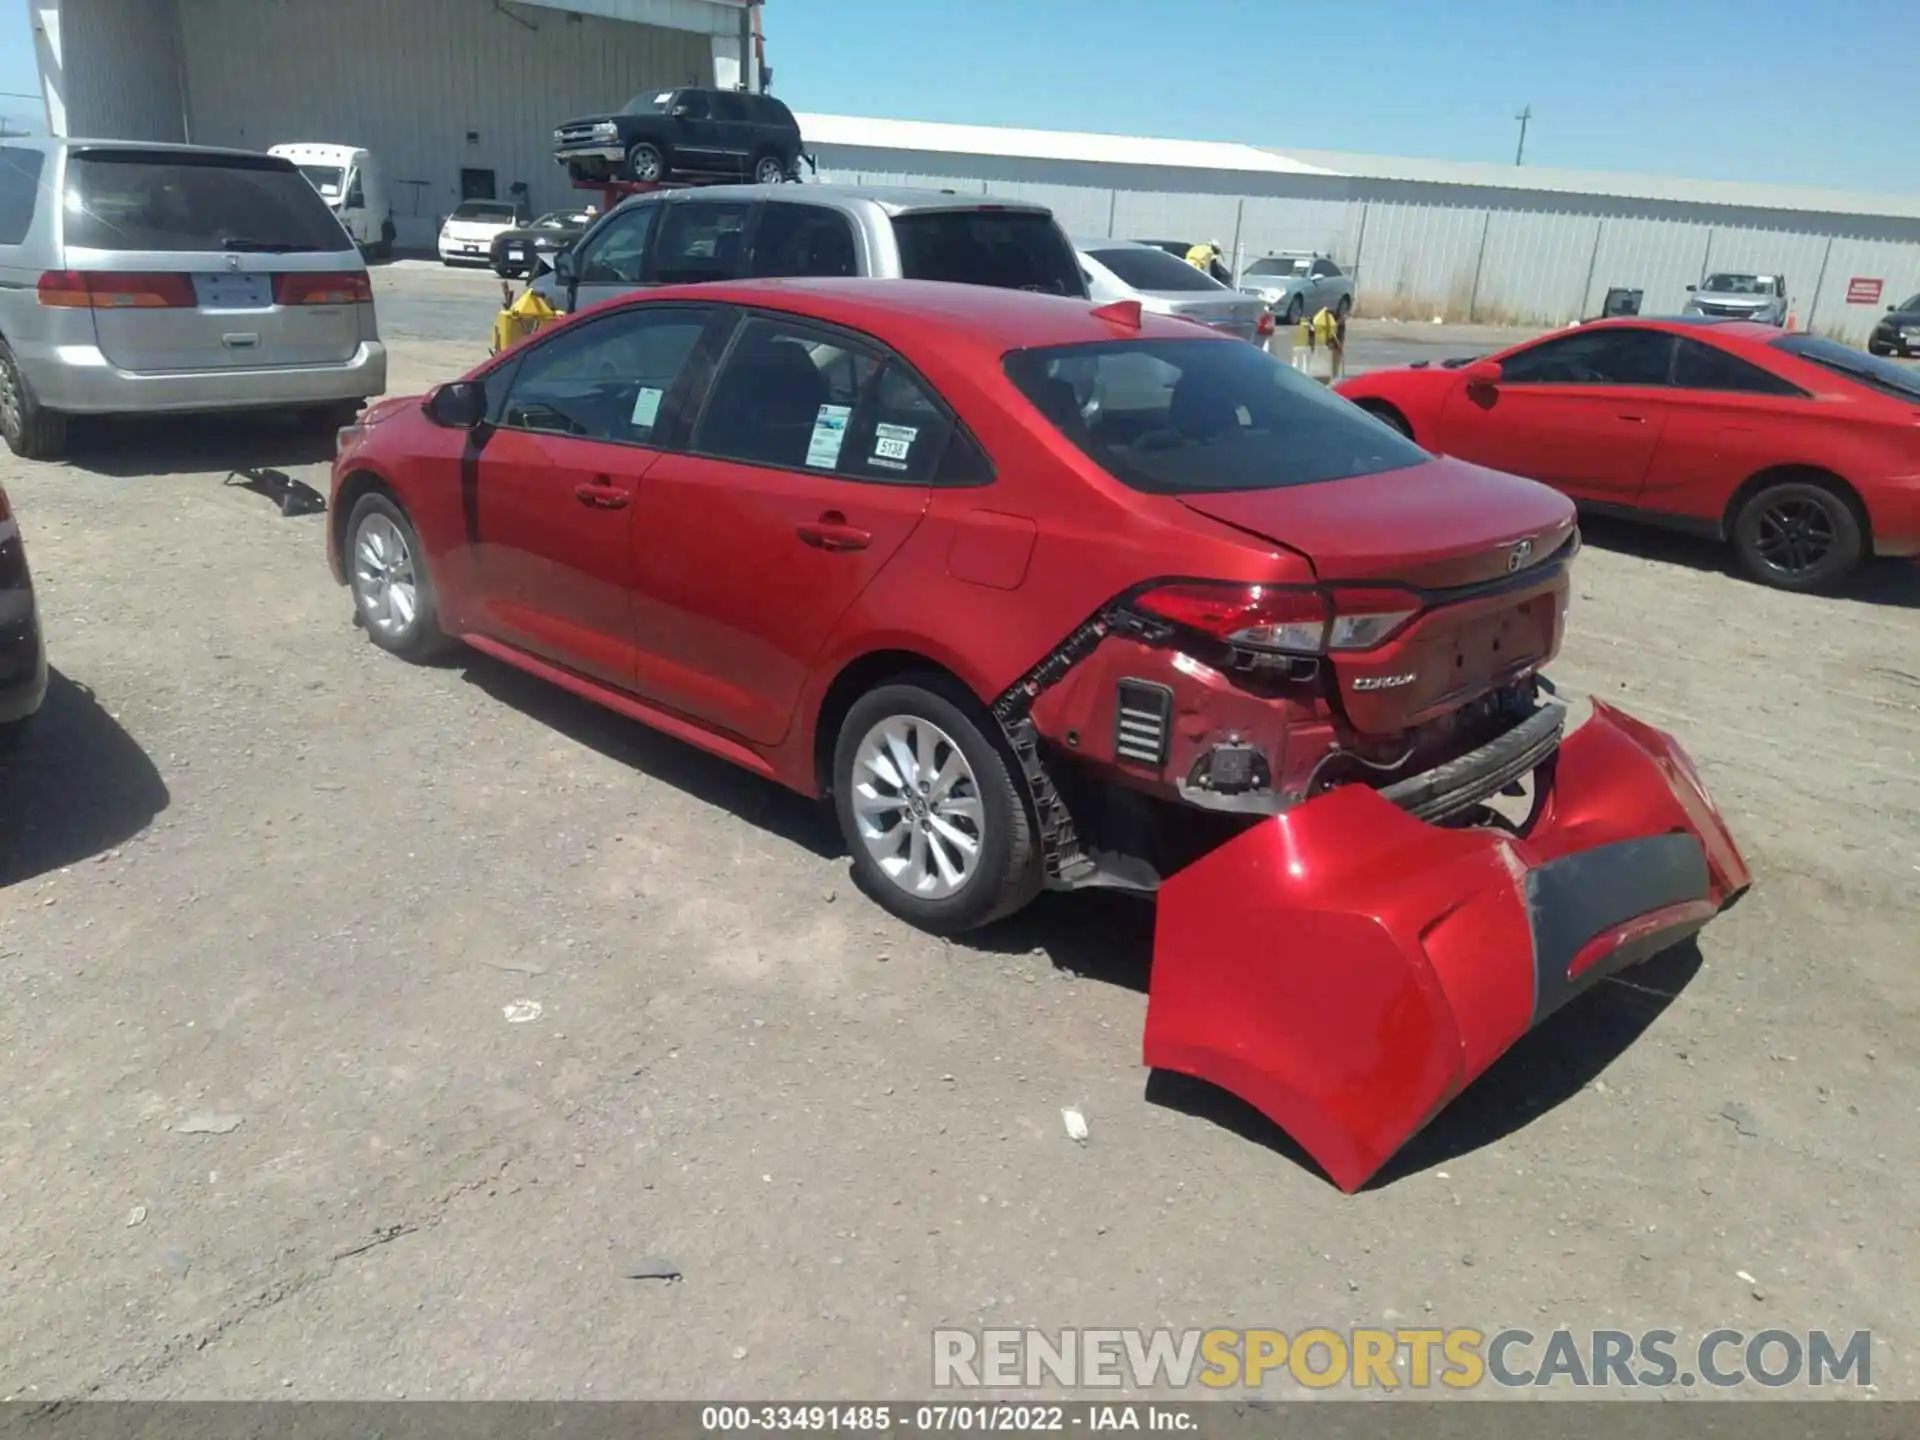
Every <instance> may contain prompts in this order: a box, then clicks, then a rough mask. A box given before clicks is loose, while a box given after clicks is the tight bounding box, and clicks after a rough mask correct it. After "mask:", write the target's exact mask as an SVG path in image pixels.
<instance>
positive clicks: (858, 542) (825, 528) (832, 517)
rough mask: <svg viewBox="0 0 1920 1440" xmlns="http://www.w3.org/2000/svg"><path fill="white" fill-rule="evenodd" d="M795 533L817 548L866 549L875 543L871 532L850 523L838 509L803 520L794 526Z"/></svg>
mask: <svg viewBox="0 0 1920 1440" xmlns="http://www.w3.org/2000/svg"><path fill="white" fill-rule="evenodd" d="M794 533H795V534H797V535H798V536H799V537H800V538H801V539H802V540H804V541H805V542H806V543H807V544H809V545H811V546H813V548H814V549H816V550H864V549H866V548H867V546H869V545H871V544H872V543H873V536H872V535H871V534H870V533H868V532H867V531H865V530H862V529H861V528H860V527H859V526H857V525H849V524H848V523H847V517H846V516H844V515H842V514H841V513H840V512H839V511H837V510H829V511H828V512H827V513H826V514H825V515H822V516H821V517H820V518H819V519H818V520H809V521H804V522H802V523H801V524H799V525H797V526H795V527H794Z"/></svg>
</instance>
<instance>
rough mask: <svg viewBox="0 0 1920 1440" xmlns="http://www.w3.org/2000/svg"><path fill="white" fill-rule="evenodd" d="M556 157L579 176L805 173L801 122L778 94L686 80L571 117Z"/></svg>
mask: <svg viewBox="0 0 1920 1440" xmlns="http://www.w3.org/2000/svg"><path fill="white" fill-rule="evenodd" d="M553 158H554V160H555V161H557V162H558V163H559V164H561V165H564V166H566V167H567V174H568V175H569V176H571V177H572V178H573V179H575V180H586V181H600V180H610V179H616V178H625V179H628V180H642V181H661V180H673V179H689V178H693V177H699V178H703V179H725V180H753V181H756V182H758V183H759V184H763V185H771V184H773V183H775V182H776V181H781V180H792V179H797V178H799V173H800V126H799V124H798V123H797V122H796V121H795V120H794V118H793V112H792V111H791V110H789V109H787V107H786V106H785V105H783V104H781V102H780V101H778V100H776V99H774V98H773V97H772V96H771V95H754V94H750V93H748V92H747V91H744V90H712V89H700V88H695V87H691V86H682V87H681V88H679V89H673V90H653V91H648V92H647V93H645V94H641V95H636V96H635V97H634V98H633V99H632V100H629V101H628V102H627V104H626V105H625V106H624V107H623V108H622V109H620V110H619V111H616V112H615V113H614V114H611V115H589V116H586V117H585V118H583V119H580V120H569V121H567V122H566V123H565V124H564V125H562V126H560V127H559V128H558V129H556V130H555V131H554V132H553Z"/></svg>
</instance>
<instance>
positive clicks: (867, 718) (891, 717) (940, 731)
mask: <svg viewBox="0 0 1920 1440" xmlns="http://www.w3.org/2000/svg"><path fill="white" fill-rule="evenodd" d="M992 725H993V721H992V719H991V717H989V716H988V715H987V713H986V712H985V711H984V710H982V709H981V708H980V707H979V705H978V704H977V703H976V702H975V701H974V700H973V698H972V697H971V696H969V695H966V694H964V693H963V692H962V691H961V690H960V689H959V687H958V686H955V685H952V684H950V683H947V682H945V681H943V680H942V679H941V678H940V677H936V676H924V677H916V678H915V679H913V680H910V681H902V682H897V683H894V684H890V685H883V686H881V687H880V688H879V689H877V690H873V691H870V692H868V693H867V694H865V695H863V696H861V697H860V698H859V699H858V700H856V701H855V702H854V704H853V707H852V708H851V709H850V710H849V711H848V712H847V718H846V719H845V720H844V721H843V722H842V723H841V726H840V736H839V740H838V743H837V744H836V745H835V746H834V756H833V780H834V784H833V792H834V810H835V813H836V814H837V815H838V817H839V821H840V831H841V834H842V836H843V837H844V839H845V840H846V844H847V849H848V851H849V853H850V854H851V855H852V857H853V867H854V871H855V873H856V875H857V876H858V877H859V879H860V881H861V884H862V887H863V888H864V889H866V891H867V892H868V893H869V894H870V895H872V896H873V897H874V898H875V899H877V900H878V901H879V902H880V903H881V904H882V905H884V906H885V907H886V908H887V909H888V910H890V911H892V912H893V913H894V914H895V915H898V916H899V917H900V918H901V919H903V920H906V921H908V922H909V923H910V924H913V925H917V926H919V927H920V928H922V929H924V930H931V931H933V932H935V933H937V934H955V933H958V932H960V931H963V930H971V929H974V928H976V927H978V926H981V925H985V924H987V923H988V922H989V921H992V920H997V919H999V918H1000V917H1001V916H1003V915H1008V914H1011V913H1012V912H1013V911H1015V910H1018V909H1019V908H1020V907H1021V906H1023V905H1025V904H1026V903H1027V902H1028V901H1029V900H1031V899H1032V898H1033V897H1034V896H1035V895H1036V894H1038V893H1039V890H1040V881H1041V867H1040V859H1039V852H1038V849H1037V847H1036V845H1035V842H1034V832H1033V824H1032V820H1031V818H1030V816H1029V814H1028V807H1027V802H1026V798H1025V792H1024V789H1023V788H1022V787H1021V785H1020V782H1019V781H1018V780H1017V778H1016V774H1015V770H1014V762H1013V757H1012V755H1011V754H1010V753H1009V752H1008V750H1007V748H1006V746H1005V745H1004V744H1003V743H1002V744H996V743H995V742H994V741H993V740H992V739H990V738H989V727H991V726H992Z"/></svg>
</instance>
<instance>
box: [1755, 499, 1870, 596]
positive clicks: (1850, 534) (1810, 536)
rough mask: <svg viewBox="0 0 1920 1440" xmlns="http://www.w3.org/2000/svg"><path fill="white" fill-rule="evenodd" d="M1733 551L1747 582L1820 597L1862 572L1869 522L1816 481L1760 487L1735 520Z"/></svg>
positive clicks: (1849, 501)
mask: <svg viewBox="0 0 1920 1440" xmlns="http://www.w3.org/2000/svg"><path fill="white" fill-rule="evenodd" d="M1733 551H1734V555H1735V556H1736V557H1737V558H1738V560H1739V562H1740V568H1741V569H1742V570H1743V571H1745V572H1746V574H1747V576H1748V578H1749V579H1753V580H1758V581H1759V582H1760V583H1761V584H1762V585H1770V586H1772V587H1773V588H1774V589H1776V590H1793V591H1798V592H1801V593H1804V594H1821V593H1826V592H1828V591H1831V590H1833V589H1835V588H1837V587H1838V586H1839V585H1840V584H1841V582H1842V581H1844V580H1846V579H1847V578H1848V577H1849V576H1850V575H1852V574H1853V572H1854V571H1856V570H1858V569H1859V568H1860V563H1861V561H1862V560H1863V559H1864V558H1865V557H1866V553H1867V530H1866V524H1865V521H1864V520H1863V519H1862V517H1861V515H1860V513H1859V511H1858V509H1857V508H1856V506H1855V505H1854V504H1853V502H1852V501H1851V500H1850V499H1849V498H1848V497H1847V496H1845V495H1843V494H1841V493H1840V492H1839V491H1837V490H1835V489H1834V488H1833V487H1832V486H1830V485H1827V484H1823V483H1821V482H1819V481H1817V480H1784V481H1779V482H1776V483H1775V484H1772V485H1766V486H1762V487H1761V488H1760V489H1759V490H1756V491H1755V492H1754V493H1753V494H1752V495H1750V496H1748V497H1747V499H1746V501H1745V503H1743V504H1742V505H1741V506H1740V509H1739V512H1738V513H1737V514H1736V515H1735V516H1734V520H1733Z"/></svg>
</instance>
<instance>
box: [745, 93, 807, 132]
mask: <svg viewBox="0 0 1920 1440" xmlns="http://www.w3.org/2000/svg"><path fill="white" fill-rule="evenodd" d="M752 101H753V118H754V119H755V120H758V121H759V122H760V123H761V124H762V125H774V126H778V127H779V128H781V129H783V130H792V129H796V128H797V127H796V126H795V125H794V123H793V112H792V111H790V110H789V109H787V107H786V106H785V105H784V104H782V103H781V102H780V101H778V100H775V99H774V98H773V97H772V96H771V95H755V96H753V97H752Z"/></svg>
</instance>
